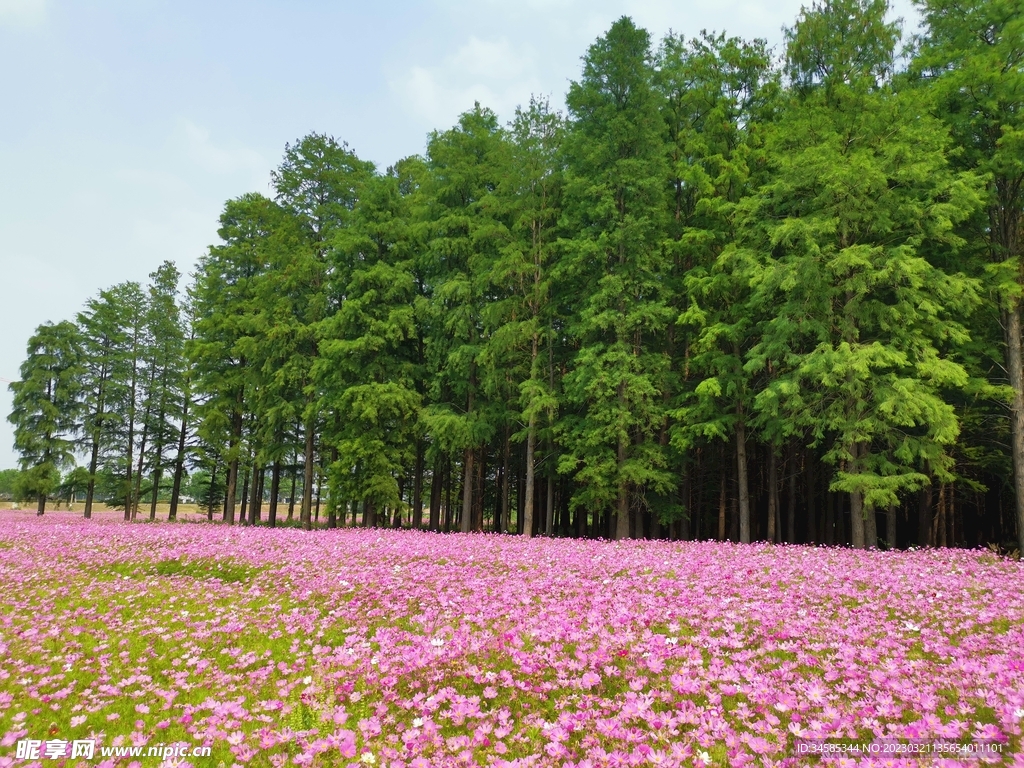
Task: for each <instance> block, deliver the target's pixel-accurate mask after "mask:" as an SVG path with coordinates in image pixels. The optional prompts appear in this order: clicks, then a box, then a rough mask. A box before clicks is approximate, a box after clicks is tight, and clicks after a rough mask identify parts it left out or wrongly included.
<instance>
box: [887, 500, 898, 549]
mask: <svg viewBox="0 0 1024 768" xmlns="http://www.w3.org/2000/svg"><path fill="white" fill-rule="evenodd" d="M885 543H886V545H887V546H888V547H889V549H896V505H895V504H890V505H889V507H888V509H886V510H885Z"/></svg>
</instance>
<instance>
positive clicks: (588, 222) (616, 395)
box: [560, 18, 675, 538]
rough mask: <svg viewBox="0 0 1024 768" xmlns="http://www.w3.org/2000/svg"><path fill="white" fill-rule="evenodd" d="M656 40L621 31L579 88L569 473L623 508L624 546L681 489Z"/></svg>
mask: <svg viewBox="0 0 1024 768" xmlns="http://www.w3.org/2000/svg"><path fill="white" fill-rule="evenodd" d="M653 79H654V69H653V66H652V56H651V51H650V37H649V35H648V34H647V32H646V31H645V30H642V29H638V28H637V27H636V26H635V25H634V24H633V22H632V21H631V20H630V19H628V18H622V19H620V20H619V21H617V22H615V23H614V24H613V25H612V27H611V29H610V30H609V31H608V34H607V35H605V36H604V37H602V38H600V39H599V40H598V41H597V42H596V43H594V44H593V45H592V46H591V47H590V50H589V51H588V53H587V56H586V57H585V59H584V65H583V75H582V77H581V79H580V81H579V82H574V83H573V84H572V85H571V86H570V88H569V94H568V97H567V103H568V105H569V113H570V117H571V118H572V129H571V131H570V133H569V136H568V137H567V139H566V156H567V171H566V194H565V208H566V218H567V220H568V222H569V226H570V227H571V228H572V230H573V234H574V237H573V238H572V239H571V240H567V241H566V242H565V248H566V256H565V259H564V264H563V267H562V278H561V279H563V280H571V281H573V282H574V283H575V284H576V286H577V290H578V291H579V294H578V295H579V300H578V304H577V306H576V310H577V313H578V314H577V318H576V320H575V324H574V326H575V327H574V328H573V332H574V334H575V336H576V337H577V338H578V340H579V351H578V353H577V355H576V359H575V361H574V370H573V371H572V372H571V373H570V374H569V375H568V376H567V377H566V395H567V397H568V398H569V400H570V401H571V402H572V404H573V406H574V412H573V413H572V414H571V415H570V414H567V418H566V419H565V421H564V427H563V432H562V441H563V442H564V443H565V448H566V452H565V454H564V455H563V456H562V458H561V460H560V468H561V470H562V471H563V472H570V473H572V475H573V477H574V478H575V479H576V480H577V481H578V482H579V484H580V490H579V491H578V492H577V494H576V496H575V498H574V499H573V503H574V505H577V506H578V505H584V506H585V507H590V508H594V509H601V508H606V507H609V506H610V505H614V508H615V519H616V527H615V537H616V538H628V537H629V536H630V535H631V534H632V530H633V529H635V525H634V526H631V520H630V516H631V515H630V513H631V509H635V508H636V504H635V503H631V502H635V501H637V500H639V499H641V498H642V495H643V494H642V492H643V491H644V490H645V489H650V490H653V491H656V492H663V491H667V490H668V489H670V488H671V487H672V486H673V485H674V480H675V479H674V478H673V477H672V476H671V474H670V473H669V472H668V471H667V470H666V466H665V465H666V461H665V456H664V450H663V448H662V446H661V445H659V443H658V442H657V441H656V440H655V439H654V438H655V436H656V434H657V432H658V430H659V429H660V427H661V426H662V424H663V423H664V419H665V409H664V405H663V402H662V398H661V390H660V383H661V382H662V381H663V380H664V376H665V371H666V368H667V365H668V360H667V357H666V355H665V354H664V351H663V348H662V345H660V344H659V343H658V340H659V336H660V335H661V334H662V333H664V331H665V329H666V327H667V326H668V324H669V322H670V321H671V319H672V311H671V309H670V302H671V296H670V295H668V291H667V286H666V284H665V281H664V280H663V279H662V275H664V274H665V273H666V272H667V271H668V269H669V262H668V258H667V255H666V252H665V248H664V246H663V240H664V224H665V190H664V186H665V179H666V178H667V176H668V174H667V168H666V166H665V139H664V123H663V120H662V117H661V114H660V112H659V101H658V97H657V92H656V90H655V88H654V84H653Z"/></svg>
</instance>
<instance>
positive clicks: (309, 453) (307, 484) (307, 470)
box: [299, 417, 316, 531]
mask: <svg viewBox="0 0 1024 768" xmlns="http://www.w3.org/2000/svg"><path fill="white" fill-rule="evenodd" d="M315 438H316V435H315V434H314V431H313V418H312V417H310V418H309V419H308V420H307V421H306V445H305V452H304V454H303V456H304V459H305V464H304V465H303V472H302V506H301V507H300V508H299V521H300V522H301V523H302V527H303V528H304V529H305V530H307V531H310V530H312V529H313V471H314V469H315V467H314V466H313V459H314V456H313V448H314V444H315Z"/></svg>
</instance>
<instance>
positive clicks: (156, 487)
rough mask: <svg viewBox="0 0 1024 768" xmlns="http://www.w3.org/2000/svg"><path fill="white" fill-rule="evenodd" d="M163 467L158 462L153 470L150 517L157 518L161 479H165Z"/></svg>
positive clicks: (151, 518)
mask: <svg viewBox="0 0 1024 768" xmlns="http://www.w3.org/2000/svg"><path fill="white" fill-rule="evenodd" d="M162 470H163V467H161V466H160V465H159V464H157V466H156V468H155V469H154V470H153V495H152V497H151V498H150V500H149V519H150V520H156V503H157V500H158V496H159V494H160V481H161V479H163V471H162Z"/></svg>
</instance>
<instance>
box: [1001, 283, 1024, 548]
mask: <svg viewBox="0 0 1024 768" xmlns="http://www.w3.org/2000/svg"><path fill="white" fill-rule="evenodd" d="M1005 315H1006V321H1005V323H1004V327H1005V328H1006V349H1007V368H1008V373H1009V377H1010V386H1011V387H1012V388H1013V403H1012V405H1011V419H1010V432H1011V446H1012V453H1013V490H1014V499H1015V501H1014V510H1015V512H1016V515H1015V518H1016V523H1017V549H1018V551H1020V552H1024V368H1022V365H1024V362H1022V360H1021V342H1022V338H1021V320H1020V303H1019V301H1017V300H1014V301H1013V306H1012V307H1010V309H1009V310H1008V311H1007V312H1006V313H1005Z"/></svg>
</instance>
